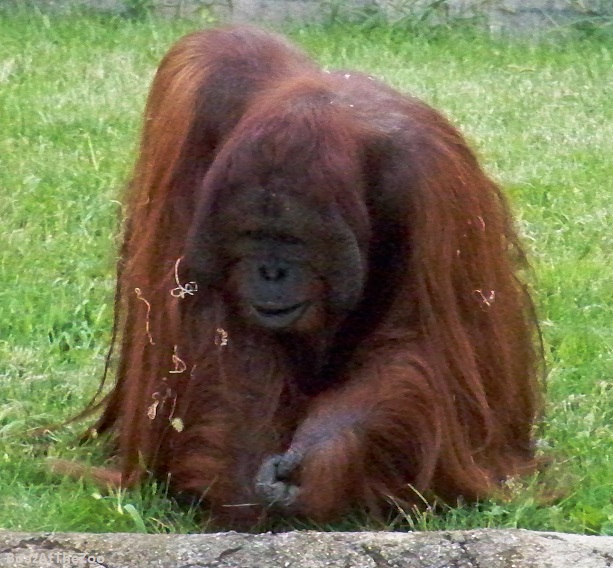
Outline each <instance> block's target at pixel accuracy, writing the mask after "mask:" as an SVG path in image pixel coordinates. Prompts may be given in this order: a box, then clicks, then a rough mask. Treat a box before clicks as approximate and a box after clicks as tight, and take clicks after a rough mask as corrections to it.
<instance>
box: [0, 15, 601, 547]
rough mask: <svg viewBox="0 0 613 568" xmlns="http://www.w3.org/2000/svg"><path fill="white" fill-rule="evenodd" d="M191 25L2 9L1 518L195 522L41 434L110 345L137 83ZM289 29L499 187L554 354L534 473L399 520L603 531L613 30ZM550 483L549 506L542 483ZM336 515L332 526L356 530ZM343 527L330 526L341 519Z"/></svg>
mask: <svg viewBox="0 0 613 568" xmlns="http://www.w3.org/2000/svg"><path fill="white" fill-rule="evenodd" d="M194 27H196V25H195V24H194V23H193V22H192V23H186V22H181V21H174V22H173V21H161V20H154V19H150V18H145V19H143V20H142V21H131V20H125V19H124V20H121V19H110V18H100V17H98V18H96V17H92V16H87V17H76V16H70V15H69V16H66V17H63V18H60V17H57V16H49V15H44V14H41V13H38V12H30V13H27V12H24V11H15V12H0V92H1V93H2V95H1V97H0V132H1V135H0V155H1V156H2V160H1V161H2V165H1V166H0V219H1V222H2V232H1V234H0V378H1V380H0V400H2V401H3V404H2V407H1V408H0V527H2V528H5V529H13V530H27V531H35V530H44V531H49V530H55V531H70V530H86V531H95V532H99V531H149V532H158V531H164V532H165V531H170V532H185V531H191V530H198V525H197V523H196V519H195V515H193V514H191V513H190V512H187V513H186V512H185V511H182V510H180V509H179V508H177V507H176V506H175V505H174V504H173V503H172V502H170V501H169V500H168V499H166V498H165V495H164V491H163V489H162V488H157V487H151V486H148V487H144V488H143V489H141V490H138V491H132V492H129V493H123V492H122V493H114V494H110V495H104V496H103V495H100V494H99V492H98V490H97V489H95V488H94V487H93V486H92V485H90V484H88V483H87V482H74V481H71V480H65V479H61V478H57V477H54V476H52V475H50V474H49V473H48V472H47V469H46V467H45V463H44V457H45V455H47V454H49V455H64V456H70V457H73V456H75V455H78V456H81V457H82V458H83V459H90V458H91V459H96V455H95V453H96V451H99V450H97V449H96V448H95V447H89V448H76V447H75V443H74V441H75V438H76V436H77V434H78V432H80V431H81V429H82V425H71V426H68V427H66V428H63V429H60V430H58V431H56V432H54V433H53V434H51V435H49V436H48V437H47V438H45V439H40V438H34V437H32V435H31V430H32V429H33V428H35V427H38V426H42V425H46V424H49V423H53V422H56V421H61V420H63V419H65V418H66V417H68V416H70V415H72V414H73V413H75V412H76V411H78V410H79V409H81V408H82V407H83V405H84V404H85V403H86V401H87V400H88V399H89V397H90V396H91V395H92V394H93V392H94V391H95V389H96V386H97V383H98V378H99V376H100V374H101V372H102V368H103V365H104V355H105V351H106V349H107V345H108V343H109V339H110V327H111V302H112V294H113V264H114V255H115V249H116V244H117V219H118V217H119V216H120V213H121V206H120V204H119V202H118V200H119V199H120V195H121V187H122V183H123V180H124V179H125V177H126V175H127V172H128V171H129V168H130V165H131V163H132V159H133V152H134V148H135V146H136V140H137V135H138V130H139V120H140V114H141V112H142V108H143V105H144V99H145V96H146V91H147V88H148V84H149V82H150V79H151V77H152V74H153V71H154V69H155V66H156V64H157V63H158V61H159V59H160V58H161V56H162V54H163V53H164V52H165V50H166V49H167V48H168V46H169V45H170V44H171V43H172V42H173V41H174V40H175V39H176V38H178V37H179V36H180V35H182V34H183V33H185V32H187V31H189V30H191V29H193V28H194ZM293 37H294V39H295V40H296V41H298V42H299V43H300V44H302V45H303V46H305V47H306V48H307V49H308V50H309V51H310V52H312V53H313V55H314V56H315V57H316V58H317V59H318V60H319V61H321V62H322V64H323V65H324V66H329V67H331V68H332V67H341V68H348V69H361V70H365V71H368V72H369V73H371V74H374V75H377V76H379V77H381V78H383V79H385V80H386V81H388V82H389V83H391V84H393V85H395V86H396V87H398V88H399V89H401V90H403V91H407V92H411V93H413V94H416V95H418V96H420V97H422V98H424V99H425V100H427V101H429V102H430V103H432V104H433V105H434V106H436V107H438V108H440V109H442V110H443V111H444V112H446V113H447V114H448V115H449V116H450V117H451V118H452V119H453V120H454V122H455V123H456V124H458V125H459V126H460V128H461V129H462V130H463V131H464V132H465V133H466V134H467V136H468V137H469V138H470V139H471V140H472V141H473V142H474V144H475V146H476V147H477V149H478V151H479V152H480V154H481V156H482V158H483V161H484V163H485V165H486V168H487V170H488V171H489V172H490V173H491V174H492V175H493V176H494V177H495V178H497V179H499V180H500V181H501V182H502V184H503V185H504V186H505V187H506V188H507V190H508V193H509V195H510V198H511V201H512V203H513V205H514V208H515V211H516V214H517V219H518V223H519V226H520V229H521V231H522V234H523V236H524V239H525V242H526V244H527V246H528V248H529V250H530V253H531V257H532V260H533V266H534V272H535V282H534V287H535V289H536V292H537V293H536V297H537V302H538V306H539V314H540V317H541V321H542V324H543V331H544V335H545V341H546V350H547V356H548V362H549V368H550V373H549V380H548V395H547V398H548V407H547V415H546V420H545V424H544V428H543V441H542V444H543V447H544V451H545V453H547V454H548V455H551V456H553V458H554V460H553V465H552V467H551V470H550V471H549V473H548V474H546V475H545V478H544V480H527V481H525V482H523V483H521V484H520V485H518V486H517V487H514V488H512V497H511V498H510V499H505V500H498V501H491V502H485V503H481V504H479V505H478V506H474V507H458V508H453V509H449V510H446V511H443V512H442V513H441V512H439V513H437V514H434V513H433V512H432V511H426V512H424V513H423V514H421V515H420V516H418V517H417V518H411V519H405V520H404V522H403V523H401V524H403V525H404V526H407V525H408V526H410V527H413V528H418V529H442V528H445V529H456V528H473V527H484V526H486V527H524V528H530V529H539V530H558V531H569V532H579V533H589V534H611V535H613V501H612V498H611V496H612V495H613V380H612V378H613V256H612V251H613V186H612V182H611V180H612V179H613V160H612V159H611V140H613V99H612V98H611V96H610V86H611V84H613V42H612V41H611V39H610V37H606V36H602V35H598V34H596V35H595V34H591V35H589V37H588V36H581V35H579V36H576V37H573V36H564V37H558V36H551V35H546V36H545V37H544V38H543V39H542V40H541V41H539V42H529V41H527V40H523V41H511V40H504V39H497V40H496V39H491V38H487V37H485V36H481V35H478V34H476V33H469V32H466V31H454V30H449V32H448V33H442V34H432V33H421V34H410V33H406V32H403V31H402V30H399V29H394V28H385V27H375V28H372V29H369V30H368V33H365V31H364V29H363V28H360V27H359V26H357V27H356V26H354V27H349V26H336V27H334V28H331V29H326V30H324V29H302V30H296V31H294V32H293ZM543 481H544V482H545V483H546V485H547V487H548V491H551V492H553V493H554V494H556V495H559V497H558V498H557V499H553V500H551V501H547V502H546V503H543V501H542V499H541V498H540V497H539V496H540V495H541V494H542V490H541V483H542V482H543ZM356 526H357V525H356V524H351V523H349V524H345V525H343V526H342V527H341V528H355V527H356ZM337 528H338V527H337Z"/></svg>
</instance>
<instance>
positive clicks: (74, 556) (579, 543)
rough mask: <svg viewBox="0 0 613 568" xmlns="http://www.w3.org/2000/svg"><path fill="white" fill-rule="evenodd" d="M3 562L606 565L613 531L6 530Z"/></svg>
mask: <svg viewBox="0 0 613 568" xmlns="http://www.w3.org/2000/svg"><path fill="white" fill-rule="evenodd" d="M0 566H37V567H39V568H47V567H49V568H50V567H57V566H90V567H105V568H123V567H126V568H127V567H138V568H148V567H152V568H153V567H163V568H277V567H278V568H323V567H335V566H338V567H341V568H524V567H525V568H553V567H555V568H558V567H560V568H567V567H569V568H605V567H609V568H610V567H613V537H598V536H579V535H570V534H561V533H539V532H530V531H523V530H509V531H505V530H476V531H450V532H431V533H426V532H419V533H391V532H364V533H359V532H356V533H322V532H314V531H303V532H288V533H280V534H260V535H252V534H240V533H234V532H230V533H218V534H195V535H142V534H82V533H72V534H71V533H15V532H7V531H5V532H0Z"/></svg>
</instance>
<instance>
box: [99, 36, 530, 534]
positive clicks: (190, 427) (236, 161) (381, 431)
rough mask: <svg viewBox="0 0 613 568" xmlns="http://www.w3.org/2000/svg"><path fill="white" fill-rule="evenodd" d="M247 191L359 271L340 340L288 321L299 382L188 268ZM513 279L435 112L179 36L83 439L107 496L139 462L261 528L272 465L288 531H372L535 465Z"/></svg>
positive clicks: (240, 39) (133, 204)
mask: <svg viewBox="0 0 613 568" xmlns="http://www.w3.org/2000/svg"><path fill="white" fill-rule="evenodd" d="M266 176H268V178H267V177H266ZM244 179H252V180H253V183H254V185H258V184H261V183H264V185H265V183H268V182H270V183H272V182H274V183H275V184H276V185H275V187H280V188H282V189H281V190H280V191H281V192H283V191H285V189H283V188H288V189H287V191H288V192H289V193H291V195H297V196H298V197H299V198H300V199H301V200H303V201H304V202H305V203H310V204H311V205H310V206H309V207H311V208H313V209H314V210H315V209H317V210H319V209H322V208H326V207H328V208H330V209H331V210H334V211H336V212H337V214H338V216H339V218H342V219H343V220H344V221H343V222H345V223H346V225H347V226H348V227H350V229H351V232H352V235H354V236H355V239H356V241H357V242H358V243H359V247H360V251H361V253H362V254H363V258H364V259H365V262H366V282H365V285H364V289H363V291H362V295H361V301H360V303H359V305H358V307H357V308H355V309H354V310H352V311H351V312H350V313H348V314H346V317H345V318H344V319H342V320H339V321H337V320H333V319H329V318H328V319H326V318H327V317H328V316H326V310H325V306H323V307H321V306H320V308H318V309H313V310H312V311H311V312H309V313H308V316H305V319H304V321H302V322H301V323H300V326H301V327H300V328H299V329H297V332H298V333H299V336H300V337H301V338H302V339H301V341H302V340H304V342H305V345H308V349H310V350H311V351H308V352H309V353H313V354H316V355H317V357H319V359H321V361H323V363H322V364H321V365H320V366H319V367H314V369H317V368H318V369H319V371H320V372H319V373H317V372H316V371H313V372H312V373H311V375H310V376H309V377H307V378H306V379H305V378H303V377H301V376H300V375H301V372H300V370H296V368H295V367H293V366H292V365H291V363H290V360H291V358H292V356H294V355H295V353H292V349H294V348H293V347H292V346H293V345H294V344H293V343H291V342H289V343H288V342H285V343H284V342H283V341H281V340H280V339H279V337H278V336H277V335H275V334H269V333H264V332H262V331H258V330H257V329H256V330H254V329H253V328H252V327H249V326H245V325H243V324H242V322H241V321H239V320H238V319H237V317H236V316H235V315H234V312H233V311H232V310H231V309H230V308H229V305H228V299H227V297H226V295H225V292H224V289H223V287H221V288H219V287H216V288H210V289H207V288H206V287H204V286H202V285H201V283H199V282H198V281H197V279H196V276H195V274H196V272H195V271H194V270H193V266H191V264H190V262H191V261H190V258H191V257H190V256H189V255H187V257H185V255H186V250H187V249H186V246H187V245H186V243H189V242H190V239H192V238H193V237H194V235H197V234H198V231H199V226H200V225H199V224H200V223H203V222H204V221H203V219H204V218H205V216H206V215H205V214H210V215H216V214H217V213H215V211H216V209H215V203H216V200H217V199H218V198H219V195H221V194H223V192H224V191H225V188H226V187H230V186H231V184H232V183H234V181H233V180H244ZM266 179H267V180H268V182H266V181H264V182H263V181H262V180H266ZM271 180H272V182H271ZM237 183H238V182H237ZM318 208H319V209H318ZM211 211H213V213H211ZM207 212H208V213H207ZM219 215H222V216H223V211H222V212H221V213H219ZM222 221H223V218H222ZM297 230H299V229H297ZM188 248H189V247H188ZM199 251H200V252H199V254H205V253H207V252H208V251H207V249H206V247H204V248H201V249H199ZM523 261H524V255H523V252H522V250H521V248H520V246H519V243H518V239H517V236H516V233H515V231H514V228H513V226H512V222H511V217H510V214H509V210H508V207H507V204H506V202H505V199H504V197H503V195H502V193H501V191H500V189H499V188H498V187H497V186H496V185H495V183H494V182H492V181H491V180H490V179H489V178H488V177H487V176H486V175H485V173H484V172H483V170H482V169H481V168H480V166H479V164H478V163H477V160H476V158H475V156H474V154H473V153H472V151H471V150H470V149H469V147H468V146H467V144H466V142H465V140H464V139H463V138H462V136H461V135H460V134H459V133H458V131H457V130H456V129H455V128H454V127H453V126H451V125H450V124H449V122H448V121H447V120H446V119H445V118H444V117H442V116H441V114H439V113H438V112H437V111H435V110H434V109H432V108H430V107H429V106H427V105H426V104H424V103H422V102H420V101H418V100H416V99H414V98H411V97H408V96H404V95H402V94H400V93H398V92H396V91H395V90H393V89H391V88H389V87H387V86H385V85H383V84H382V83H380V82H378V81H375V80H373V79H372V78H370V77H367V76H364V75H361V74H354V73H348V74H346V73H342V72H339V73H324V72H322V71H321V70H319V69H318V68H317V67H316V66H315V64H314V63H312V62H310V61H309V59H308V58H307V57H306V56H305V55H303V54H302V53H301V52H299V51H298V50H297V49H295V48H294V47H292V46H290V45H289V44H287V43H286V42H285V41H284V40H282V39H280V38H278V37H277V36H274V35H272V34H268V33H266V32H263V31H259V30H257V29H254V28H249V27H235V28H222V29H214V30H208V31H202V32H197V33H194V34H191V35H189V36H187V37H185V38H183V39H182V40H180V41H179V42H178V43H177V44H176V45H175V46H174V47H173V48H172V49H171V50H170V52H169V53H168V54H167V55H166V57H165V58H164V60H163V61H162V63H161V65H160V68H159V69H158V72H157V75H156V77H155V80H154V82H153V86H152V89H151V93H150V96H149V100H148V103H147V108H146V111H145V124H144V129H143V135H142V143H141V149H140V157H139V159H138V163H137V164H136V167H135V171H134V175H133V177H132V181H131V183H130V185H129V194H128V200H127V223H126V229H125V238H124V243H123V247H122V252H121V261H120V263H119V270H118V279H119V282H118V295H117V303H116V324H115V325H116V329H117V330H118V332H119V336H120V339H121V343H120V358H119V368H118V371H117V379H116V384H115V386H114V389H113V390H112V392H111V394H110V396H109V398H108V400H107V402H106V405H105V407H104V412H103V414H102V416H101V418H100V419H99V421H98V423H97V425H96V429H97V430H98V431H99V432H100V433H103V432H105V431H110V432H112V433H113V435H114V436H115V438H116V447H117V455H118V458H119V460H120V463H121V471H122V475H123V478H124V479H130V480H135V479H136V478H137V477H138V476H140V475H142V474H143V473H144V469H143V464H144V467H146V468H147V469H148V470H150V471H151V472H153V474H154V475H156V476H158V477H159V478H161V479H164V480H165V479H167V477H168V476H170V480H171V485H172V486H173V488H174V489H176V490H177V491H180V492H189V493H193V494H196V495H204V496H205V501H206V502H207V503H208V504H209V505H210V507H211V509H212V511H213V514H214V515H216V516H217V517H218V519H220V522H221V523H223V524H225V525H227V526H236V525H238V524H240V523H241V522H252V521H255V520H256V519H259V518H261V517H262V516H263V515H265V514H266V511H267V510H268V507H267V504H266V503H263V502H262V499H261V496H258V493H257V491H256V490H255V489H254V479H255V477H256V476H257V472H258V469H259V468H260V466H261V464H262V461H263V460H265V459H266V458H267V457H268V456H270V455H275V454H279V455H288V454H287V452H289V455H295V456H299V463H297V465H296V467H295V470H294V471H293V472H292V473H291V478H292V481H291V483H294V484H295V485H296V486H297V487H298V488H299V490H300V491H299V493H298V495H297V497H296V500H295V503H293V505H292V507H291V508H288V509H287V513H288V514H290V513H294V512H297V513H299V514H302V515H305V516H307V517H311V518H316V519H321V520H330V519H333V518H335V517H338V516H339V515H341V514H343V513H345V512H347V511H348V510H350V508H352V507H356V506H357V507H360V506H365V507H368V508H370V509H371V510H372V511H375V512H376V511H380V510H381V508H382V507H384V506H385V503H386V502H387V501H388V500H389V499H390V498H393V500H394V501H395V502H408V503H411V502H413V501H414V491H415V490H417V491H419V492H422V493H425V494H427V495H437V496H439V497H441V498H443V499H446V500H448V501H450V502H453V501H455V500H456V499H457V498H459V497H462V498H465V499H468V500H471V499H477V498H480V497H484V496H487V495H489V494H491V493H492V491H493V490H495V488H496V487H497V486H498V485H499V484H500V482H502V481H503V480H504V479H505V478H507V477H509V476H514V475H517V474H520V473H524V472H527V471H530V470H531V469H532V468H533V466H534V445H533V432H532V431H533V425H534V422H535V419H536V418H537V416H538V412H539V409H540V395H539V384H538V367H539V357H540V354H539V352H538V349H537V348H536V347H535V338H536V335H537V333H538V330H537V325H536V322H535V320H534V315H533V310H532V304H531V301H530V298H529V296H528V294H527V292H526V289H525V287H524V285H523V284H522V283H521V282H520V281H519V280H518V278H517V276H516V269H517V265H518V263H522V262H523ZM351 276H352V275H351V274H347V275H346V278H351ZM192 281H193V282H194V283H195V286H197V287H198V289H197V290H195V289H194V286H192V288H187V287H186V286H185V285H186V284H187V283H189V282H192ZM232 285H233V284H232V283H228V284H227V286H230V287H232ZM181 287H183V289H186V288H187V290H188V293H185V292H183V294H180V293H171V292H172V291H173V290H175V289H177V290H178V291H179V292H181V289H182V288H181ZM189 292H191V293H189ZM317 293H323V292H321V291H317ZM305 349H306V348H305ZM317 357H315V355H313V358H317ZM319 359H318V360H319ZM305 360H309V357H307V358H306V359H305ZM322 369H323V370H322ZM305 385H306V386H305ZM292 452H293V453H292ZM96 471H97V470H91V472H93V474H94V476H95V475H96ZM103 477H104V476H103ZM283 482H285V480H284V481H283ZM268 505H270V504H268Z"/></svg>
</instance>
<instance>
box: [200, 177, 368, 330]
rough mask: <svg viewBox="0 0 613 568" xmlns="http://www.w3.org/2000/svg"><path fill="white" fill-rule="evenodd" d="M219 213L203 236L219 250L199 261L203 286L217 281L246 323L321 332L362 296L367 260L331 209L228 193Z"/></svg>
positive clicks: (279, 196)
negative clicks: (318, 330) (328, 323)
mask: <svg viewBox="0 0 613 568" xmlns="http://www.w3.org/2000/svg"><path fill="white" fill-rule="evenodd" d="M215 209H216V213H215V215H214V216H212V217H211V221H212V222H211V223H210V224H209V226H208V227H207V228H208V230H207V231H204V232H203V233H202V234H200V235H199V238H201V239H202V240H203V241H204V242H205V243H206V246H202V245H201V247H199V248H201V249H206V250H212V251H214V253H213V254H212V255H209V257H208V258H206V259H204V262H202V260H203V259H202V258H200V259H198V258H196V261H198V260H199V261H200V270H199V272H200V273H201V274H200V276H199V277H198V278H199V282H200V281H206V282H211V283H215V282H218V283H219V286H220V288H221V289H223V290H224V293H225V295H226V297H227V301H228V304H229V305H230V306H231V307H232V308H233V310H234V311H235V312H236V313H238V315H239V316H240V317H241V318H242V319H243V321H245V322H246V323H247V324H249V325H255V326H260V327H262V328H265V329H267V330H271V331H310V332H312V331H317V330H316V329H314V326H320V327H321V326H322V325H323V324H324V323H325V322H329V321H330V317H332V318H334V319H337V318H338V316H339V315H341V314H342V315H345V314H347V313H348V312H349V311H350V310H351V309H352V308H353V307H355V305H356V304H357V302H358V301H359V299H360V298H361V294H362V289H363V281H364V278H365V275H364V268H363V266H364V262H363V255H362V253H361V251H360V249H359V246H358V244H357V241H356V238H355V236H354V235H353V233H352V232H351V230H350V229H349V227H348V226H347V225H346V224H345V223H344V222H343V221H342V219H341V218H340V217H339V216H338V215H336V214H335V213H334V212H331V211H320V210H318V208H317V207H313V205H312V204H305V203H302V202H301V200H300V199H299V198H298V197H296V196H292V195H288V194H287V193H286V192H282V191H272V190H269V189H266V188H260V189H258V190H253V188H245V189H241V188H239V189H235V190H228V192H227V193H226V195H223V196H222V197H221V198H220V200H219V202H218V203H216V204H215ZM211 245H212V246H211ZM322 314H323V315H324V317H321V316H322Z"/></svg>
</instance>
